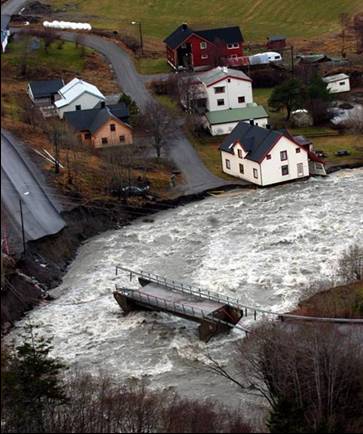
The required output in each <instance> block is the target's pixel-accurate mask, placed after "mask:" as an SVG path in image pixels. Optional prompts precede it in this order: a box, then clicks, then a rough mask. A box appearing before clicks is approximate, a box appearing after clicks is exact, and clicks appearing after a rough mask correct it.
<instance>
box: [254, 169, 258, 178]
mask: <svg viewBox="0 0 363 434" xmlns="http://www.w3.org/2000/svg"><path fill="white" fill-rule="evenodd" d="M253 177H254V178H256V179H258V172H257V169H253Z"/></svg>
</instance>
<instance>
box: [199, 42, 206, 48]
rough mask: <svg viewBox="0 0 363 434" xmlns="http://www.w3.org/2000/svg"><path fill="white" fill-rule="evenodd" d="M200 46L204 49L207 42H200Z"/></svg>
mask: <svg viewBox="0 0 363 434" xmlns="http://www.w3.org/2000/svg"><path fill="white" fill-rule="evenodd" d="M200 48H201V49H202V50H205V49H206V48H207V43H206V42H201V43H200Z"/></svg>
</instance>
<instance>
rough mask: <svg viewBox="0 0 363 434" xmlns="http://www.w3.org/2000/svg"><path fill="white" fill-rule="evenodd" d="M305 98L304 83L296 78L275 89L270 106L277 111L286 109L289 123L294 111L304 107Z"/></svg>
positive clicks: (269, 101)
mask: <svg viewBox="0 0 363 434" xmlns="http://www.w3.org/2000/svg"><path fill="white" fill-rule="evenodd" d="M305 96H306V92H305V87H304V85H303V83H302V82H301V81H300V80H298V79H296V78H291V79H289V80H287V81H284V82H283V83H282V84H280V85H279V86H276V87H275V88H274V90H273V92H272V94H271V96H270V99H269V100H268V105H269V106H270V107H271V108H274V109H275V110H282V109H286V111H287V117H286V120H287V121H288V120H289V119H290V115H291V112H292V110H295V109H298V108H301V107H303V104H304V100H305Z"/></svg>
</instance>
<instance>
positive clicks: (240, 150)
mask: <svg viewBox="0 0 363 434" xmlns="http://www.w3.org/2000/svg"><path fill="white" fill-rule="evenodd" d="M237 154H238V158H243V155H242V149H238V150H237Z"/></svg>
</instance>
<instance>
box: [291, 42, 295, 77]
mask: <svg viewBox="0 0 363 434" xmlns="http://www.w3.org/2000/svg"><path fill="white" fill-rule="evenodd" d="M290 51H291V74H292V76H294V75H295V64H294V47H293V45H291V47H290Z"/></svg>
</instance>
